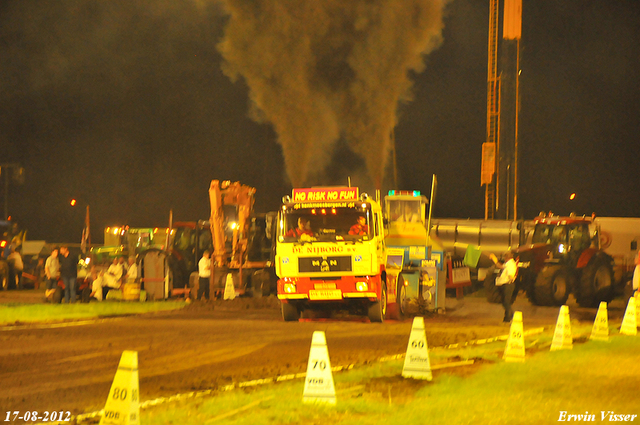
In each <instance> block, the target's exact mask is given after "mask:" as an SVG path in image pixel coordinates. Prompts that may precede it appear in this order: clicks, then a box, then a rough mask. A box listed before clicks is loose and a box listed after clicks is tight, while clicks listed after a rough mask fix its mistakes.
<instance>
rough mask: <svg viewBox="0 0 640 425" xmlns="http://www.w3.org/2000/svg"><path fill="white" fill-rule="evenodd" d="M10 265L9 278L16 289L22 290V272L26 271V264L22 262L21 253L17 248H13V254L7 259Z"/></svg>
mask: <svg viewBox="0 0 640 425" xmlns="http://www.w3.org/2000/svg"><path fill="white" fill-rule="evenodd" d="M7 262H8V263H9V270H10V272H9V276H10V278H11V281H12V282H13V285H15V288H16V289H22V271H23V269H24V263H23V262H22V256H21V255H20V251H18V250H17V249H16V247H14V246H11V254H9V256H8V257H7Z"/></svg>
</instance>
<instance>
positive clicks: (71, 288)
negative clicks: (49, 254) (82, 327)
mask: <svg viewBox="0 0 640 425" xmlns="http://www.w3.org/2000/svg"><path fill="white" fill-rule="evenodd" d="M60 254H61V255H62V258H60V277H61V278H62V282H63V283H64V302H65V303H67V304H69V303H75V302H76V281H77V279H78V261H77V260H75V259H74V258H73V256H71V255H69V248H67V247H66V246H63V247H60Z"/></svg>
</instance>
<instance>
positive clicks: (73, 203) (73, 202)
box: [70, 199, 76, 207]
mask: <svg viewBox="0 0 640 425" xmlns="http://www.w3.org/2000/svg"><path fill="white" fill-rule="evenodd" d="M70 204H71V206H72V207H75V206H76V200H75V199H72V200H71V202H70Z"/></svg>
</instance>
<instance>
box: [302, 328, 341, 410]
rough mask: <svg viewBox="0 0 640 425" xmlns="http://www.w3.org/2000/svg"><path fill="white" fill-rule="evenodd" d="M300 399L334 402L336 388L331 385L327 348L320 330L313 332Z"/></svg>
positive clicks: (306, 401)
mask: <svg viewBox="0 0 640 425" xmlns="http://www.w3.org/2000/svg"><path fill="white" fill-rule="evenodd" d="M302 401H303V402H304V403H310V402H320V403H329V404H336V389H335V387H334V385H333V374H332V373H331V362H330V361H329V350H328V349H327V341H326V339H325V337H324V332H322V331H315V332H314V333H313V338H312V340H311V350H310V351H309V363H308V364H307V376H306V378H305V380H304V393H303V395H302Z"/></svg>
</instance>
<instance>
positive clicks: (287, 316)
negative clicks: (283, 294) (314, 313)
mask: <svg viewBox="0 0 640 425" xmlns="http://www.w3.org/2000/svg"><path fill="white" fill-rule="evenodd" d="M280 304H281V307H282V318H283V319H284V321H285V322H297V321H298V320H299V319H300V310H298V306H296V305H295V304H293V303H284V302H283V303H280Z"/></svg>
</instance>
